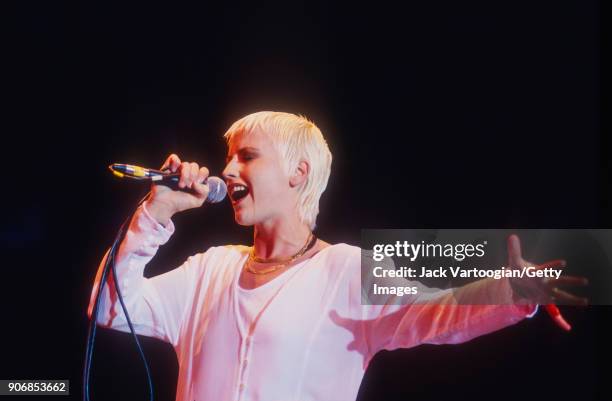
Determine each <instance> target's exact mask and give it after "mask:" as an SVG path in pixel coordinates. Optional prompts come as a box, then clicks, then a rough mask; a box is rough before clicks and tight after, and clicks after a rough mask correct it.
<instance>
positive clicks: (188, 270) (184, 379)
mask: <svg viewBox="0 0 612 401" xmlns="http://www.w3.org/2000/svg"><path fill="white" fill-rule="evenodd" d="M173 232H174V225H173V224H172V222H171V223H170V224H169V225H168V227H166V228H164V227H163V226H162V225H160V224H159V223H157V222H156V221H155V220H154V219H153V218H152V217H151V216H150V215H149V214H148V212H147V211H146V207H145V206H144V205H143V206H141V207H140V208H139V209H138V210H137V212H136V214H135V216H134V218H133V219H132V222H131V224H130V227H129V229H128V232H127V234H126V237H125V240H124V242H123V244H122V246H121V248H120V249H119V252H118V254H117V256H116V258H115V261H116V270H117V274H118V276H119V280H118V281H119V283H120V286H121V287H120V288H121V291H122V295H123V297H124V301H125V303H126V306H127V308H128V312H129V314H130V318H131V320H132V323H133V324H134V328H135V330H136V332H137V333H138V334H142V335H145V336H151V337H155V338H158V339H161V340H163V341H166V342H169V343H171V344H172V345H173V346H174V349H175V351H176V354H177V357H178V361H179V378H178V385H177V393H176V399H177V401H193V400H197V401H239V400H240V401H241V400H245V401H292V400H294V401H314V400H317V401H325V400H329V401H353V400H355V398H356V396H357V392H358V390H359V386H360V384H361V380H362V378H363V375H364V373H365V369H366V368H367V366H368V363H369V361H370V360H371V359H372V357H373V356H374V355H375V354H376V353H377V352H378V351H380V350H383V349H386V350H393V349H397V348H409V347H414V346H417V345H419V344H423V343H429V344H443V343H445V344H449V343H460V342H465V341H468V340H470V339H472V338H474V337H477V336H480V335H482V334H486V333H489V332H492V331H495V330H498V329H500V328H502V327H506V326H509V325H511V324H514V323H516V322H518V321H520V320H522V319H523V318H525V317H527V316H529V317H530V316H533V314H534V313H535V310H536V306H535V305H460V306H459V305H441V303H444V302H443V301H444V300H445V298H449V297H453V296H456V294H455V295H453V293H451V292H449V290H445V291H440V294H439V297H434V298H435V302H434V301H432V302H431V303H428V304H424V305H416V304H411V305H361V284H360V271H361V269H360V258H361V251H360V248H358V247H354V246H350V245H347V244H336V245H333V246H329V247H327V248H324V249H323V250H321V251H319V252H318V253H317V254H315V255H314V256H313V257H312V258H310V259H308V260H306V261H304V262H302V263H300V264H299V265H296V266H294V267H292V268H291V269H289V270H288V271H286V272H285V273H283V274H281V275H280V276H279V277H277V278H276V279H274V280H272V281H270V282H269V283H267V284H265V285H264V286H263V287H260V288H257V289H254V290H244V289H241V288H239V285H238V278H239V277H240V272H241V270H242V267H243V265H244V262H245V261H246V259H247V257H248V249H249V248H247V247H244V246H221V247H213V248H210V249H209V250H208V251H206V252H204V253H200V254H197V255H194V256H191V257H189V258H188V259H187V261H186V262H185V263H184V264H183V265H181V266H180V267H178V268H176V269H174V270H172V271H169V272H167V273H165V274H161V275H159V276H156V277H153V278H150V279H147V278H144V277H143V272H144V269H145V265H146V264H147V263H148V262H149V261H150V260H151V258H152V257H153V256H154V255H155V253H156V252H157V249H158V247H159V246H160V245H162V244H164V243H166V242H167V241H168V239H169V238H170V236H171V235H172V233H173ZM103 265H104V260H103V261H102V264H101V266H100V269H99V270H98V274H97V276H96V281H95V284H94V288H93V291H92V296H91V302H90V313H91V309H92V307H93V301H94V297H95V294H96V292H97V289H98V287H99V284H100V276H101V270H102V267H103ZM277 280H278V281H277ZM494 281H495V282H489V283H488V284H487V288H483V289H482V291H481V290H478V291H474V290H472V292H471V293H470V296H475V293H477V292H479V291H481V292H487V291H495V292H499V291H506V292H508V291H510V293H509V294H511V290H510V288H509V286H508V283H507V281H506V280H494ZM492 286H498V287H495V288H493V287H492ZM109 287H110V288H109ZM476 295H477V294H476ZM250 301H252V302H253V304H252V305H250V304H248V303H249V302H250ZM462 303H465V302H462ZM260 312H261V313H260ZM97 323H98V324H99V325H101V326H104V327H109V328H113V329H115V330H119V331H123V332H129V327H128V326H127V323H126V320H125V318H124V314H123V311H122V309H121V305H120V303H119V300H118V299H117V295H116V292H115V289H114V287H113V285H112V280H110V285H105V286H104V291H103V293H102V298H101V305H100V313H99V315H98V319H97Z"/></svg>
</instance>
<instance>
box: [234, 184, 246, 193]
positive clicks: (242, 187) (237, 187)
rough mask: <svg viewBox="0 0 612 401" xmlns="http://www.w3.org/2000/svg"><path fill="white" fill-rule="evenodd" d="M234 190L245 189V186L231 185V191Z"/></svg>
mask: <svg viewBox="0 0 612 401" xmlns="http://www.w3.org/2000/svg"><path fill="white" fill-rule="evenodd" d="M236 191H246V187H245V186H244V185H234V186H233V187H232V193H234V192H236Z"/></svg>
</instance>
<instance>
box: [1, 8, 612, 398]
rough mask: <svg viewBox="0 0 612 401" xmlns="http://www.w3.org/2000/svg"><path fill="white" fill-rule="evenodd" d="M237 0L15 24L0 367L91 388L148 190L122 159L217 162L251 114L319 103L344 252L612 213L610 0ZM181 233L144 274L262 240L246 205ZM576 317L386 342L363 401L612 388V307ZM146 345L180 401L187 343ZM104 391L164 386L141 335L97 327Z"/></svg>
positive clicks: (113, 394) (29, 16)
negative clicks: (125, 249) (104, 261)
mask: <svg viewBox="0 0 612 401" xmlns="http://www.w3.org/2000/svg"><path fill="white" fill-rule="evenodd" d="M226 3H227V4H228V5H222V2H215V3H210V4H200V5H199V6H197V7H195V6H183V5H178V4H174V3H173V4H172V5H171V4H170V3H168V4H165V5H153V4H151V3H144V4H140V5H136V4H132V5H126V4H124V3H121V2H118V3H116V4H113V3H111V2H107V1H105V2H88V3H85V2H83V3H81V4H78V3H60V2H40V3H39V4H36V3H27V4H25V3H23V4H22V5H21V6H20V7H18V8H16V9H12V10H10V11H11V12H10V13H7V14H5V19H6V20H7V21H6V22H5V23H4V24H3V28H2V29H3V38H4V41H3V42H4V45H3V55H2V64H3V67H4V72H3V74H2V93H3V97H4V100H5V106H4V107H3V111H4V113H3V114H5V116H4V117H3V119H2V121H3V127H2V128H3V132H4V133H3V135H2V136H3V140H2V143H3V152H2V153H3V158H4V169H3V170H4V176H5V177H7V176H8V177H9V180H8V182H7V181H6V180H5V181H4V183H5V185H4V188H3V193H4V195H3V196H2V210H3V212H4V216H2V218H1V222H2V223H1V225H0V227H1V229H0V235H1V239H2V248H3V251H2V256H3V263H2V270H3V272H2V279H0V282H1V292H0V294H1V295H0V301H1V302H2V306H3V308H2V310H3V319H2V337H1V340H2V341H1V354H0V361H1V362H0V378H2V379H11V378H15V379H53V378H55V379H70V381H71V387H72V394H73V395H72V396H71V397H70V398H71V399H79V398H80V391H81V388H80V387H81V383H82V380H81V377H80V375H81V368H82V362H83V358H84V346H85V337H86V324H87V320H86V316H85V311H86V306H87V303H88V300H89V293H90V290H91V283H92V282H93V278H94V275H95V271H96V269H97V264H98V262H99V259H100V258H101V257H102V255H103V253H104V251H105V249H106V247H108V246H109V245H110V243H111V242H112V238H113V236H114V233H115V231H116V230H117V229H118V227H119V225H120V223H121V222H122V220H123V219H124V218H126V217H127V216H128V215H129V214H130V213H131V212H132V210H133V208H134V205H135V203H136V202H137V201H138V199H139V198H140V197H141V196H142V195H143V194H144V193H145V192H146V189H145V188H142V187H138V186H134V185H130V184H128V183H125V182H121V181H119V180H116V179H114V178H113V177H112V176H111V175H110V173H109V172H108V171H107V170H106V166H107V165H108V164H109V163H112V162H124V163H134V164H139V165H143V166H159V165H160V164H161V162H162V161H163V160H164V159H165V157H166V156H167V155H168V154H169V153H171V152H175V153H177V154H179V155H180V156H181V157H182V158H183V159H186V160H195V161H198V162H200V163H201V164H205V165H207V166H208V167H209V168H210V170H211V171H212V172H213V173H215V174H220V172H221V170H222V168H223V160H224V158H225V144H224V142H223V139H222V134H223V132H225V130H226V129H227V128H228V127H229V125H230V124H231V123H232V122H233V121H234V120H236V119H238V118H240V117H242V116H243V115H245V114H248V113H251V112H254V111H259V110H281V111H289V112H294V113H301V114H305V115H306V116H308V117H309V118H311V119H313V120H314V121H315V122H316V123H317V124H318V125H319V127H320V128H321V129H322V131H323V133H324V134H325V135H326V137H327V139H328V141H329V143H330V147H331V149H332V153H333V154H334V162H333V168H332V176H331V179H330V184H329V187H328V190H327V191H326V192H325V194H324V195H323V199H322V205H321V208H322V212H321V214H320V216H319V220H318V222H319V225H318V230H317V232H318V235H319V236H320V237H322V238H323V239H325V240H327V241H329V242H348V243H352V244H358V242H359V234H360V231H359V230H360V229H361V228H368V227H369V228H477V227H478V228H513V227H525V228H530V227H531V228H587V227H588V228H609V227H610V226H611V225H612V224H611V223H612V216H611V214H610V211H609V209H607V206H608V204H609V200H610V193H611V190H610V187H611V184H610V179H609V178H610V175H609V171H610V170H609V158H610V152H609V150H610V149H609V139H608V138H606V137H605V136H604V134H603V133H604V132H607V131H608V130H607V129H606V128H607V127H606V126H604V125H603V124H605V122H604V120H602V107H603V106H604V104H605V103H606V102H607V98H606V96H605V95H604V94H602V93H601V92H600V88H601V86H602V83H603V79H602V76H601V71H602V70H605V68H604V66H603V65H602V62H601V57H602V54H601V48H602V47H603V44H602V42H601V37H602V32H601V23H600V18H601V17H600V15H601V11H600V6H599V4H598V2H590V1H584V0H580V1H561V2H560V1H548V2H544V1H537V2H517V1H512V2H499V1H494V2H483V3H481V4H477V3H469V4H468V3H465V2H448V3H443V2H417V3H410V4H404V5H403V6H402V7H401V8H400V7H392V6H390V5H385V4H383V3H380V2H374V3H367V4H365V5H357V4H344V5H340V4H337V5H332V4H327V3H324V4H316V3H314V2H306V3H302V4H297V3H287V2H278V3H276V4H271V3H261V2H251V3H250V4H246V5H239V4H238V3H236V2H226ZM13 11H14V12H13ZM607 106H609V104H608V105H607ZM7 184H8V185H7ZM175 223H176V226H177V232H176V234H175V235H174V237H173V238H172V240H171V241H170V243H169V244H168V245H166V246H165V247H164V248H163V249H161V250H160V252H159V253H158V256H157V257H156V258H155V259H154V261H153V262H152V263H151V265H150V266H149V268H148V269H147V275H149V276H151V275H155V274H159V273H161V272H163V271H166V270H168V269H171V268H173V267H175V266H177V265H178V264H180V263H182V261H183V260H185V258H186V257H187V256H189V255H191V254H193V253H196V252H200V251H203V250H204V249H206V248H207V247H208V246H211V245H217V244H225V243H245V244H249V243H250V232H249V230H248V229H245V228H241V227H239V226H237V225H235V224H233V219H232V212H231V207H230V205H229V204H228V203H227V202H226V203H224V204H222V205H216V206H213V207H205V208H202V209H199V210H195V211H189V212H186V213H184V214H182V215H178V216H176V217H175ZM563 311H564V314H565V315H566V317H567V319H568V320H570V321H571V323H572V324H573V325H574V330H573V332H571V333H569V334H568V333H565V332H562V331H561V330H560V329H558V328H556V327H555V326H554V324H553V323H552V322H551V321H550V319H549V318H548V317H547V315H546V314H545V313H542V312H540V313H539V314H538V315H537V316H536V317H534V318H533V319H531V320H529V321H523V322H521V323H519V324H517V325H516V326H513V327H510V328H508V329H505V330H503V331H500V332H497V333H494V334H491V335H488V336H484V337H481V338H478V339H475V340H473V341H471V342H469V343H467V344H463V345H457V346H421V347H418V348H415V349H410V350H401V351H395V352H386V353H382V354H380V355H379V356H377V357H376V358H375V359H374V361H373V363H372V364H371V366H370V368H369V369H368V371H367V373H366V376H365V379H364V382H363V384H362V386H361V390H360V395H359V398H358V399H359V400H360V401H366V400H396V399H418V400H437V399H442V398H447V397H458V398H459V399H471V400H488V399H496V400H511V399H512V400H517V399H532V398H538V399H555V400H578V399H579V400H591V399H605V398H608V399H609V397H610V390H609V384H604V383H603V380H604V377H606V370H607V365H608V364H609V362H608V359H607V355H609V354H610V351H611V347H610V345H609V342H608V341H607V340H606V338H607V337H609V332H608V331H607V330H608V327H609V319H610V316H612V313H611V310H610V308H609V307H588V308H586V309H580V310H579V309H573V308H569V307H565V308H564V309H563ZM143 341H144V343H145V349H146V353H147V355H148V357H149V360H150V363H151V365H152V368H153V372H154V380H155V385H156V394H157V399H158V400H172V399H173V397H174V392H175V386H176V374H177V362H176V358H175V356H174V353H173V350H172V348H171V347H170V346H169V345H166V344H163V343H160V342H157V341H155V340H150V339H143ZM92 380H93V383H92V386H93V387H92V388H93V399H94V400H138V399H145V397H146V394H147V387H146V381H145V376H144V371H143V368H142V366H141V362H140V360H139V359H138V356H137V353H136V350H135V346H134V344H133V343H132V340H131V339H130V338H129V337H128V336H127V335H124V334H121V333H115V332H109V331H104V330H101V331H100V333H99V337H98V343H97V348H96V351H95V354H94V370H93V379H92ZM338 385H339V386H342V385H343V383H338ZM46 399H47V398H46ZM48 399H52V397H49V398H48ZM58 399H66V397H64V398H58Z"/></svg>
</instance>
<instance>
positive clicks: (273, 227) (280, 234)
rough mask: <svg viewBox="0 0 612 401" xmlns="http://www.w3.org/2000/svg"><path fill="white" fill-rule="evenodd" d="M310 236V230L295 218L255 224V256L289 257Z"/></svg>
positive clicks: (264, 257) (265, 257)
mask: <svg viewBox="0 0 612 401" xmlns="http://www.w3.org/2000/svg"><path fill="white" fill-rule="evenodd" d="M309 236H310V228H309V227H308V226H307V225H306V224H304V223H302V222H300V221H299V219H298V218H297V217H295V218H292V219H288V218H282V219H278V220H277V221H268V222H265V223H261V224H257V225H256V226H255V230H254V240H253V244H254V246H255V256H256V257H258V258H263V259H270V258H282V257H290V256H292V255H294V254H295V253H296V252H298V251H299V250H300V249H301V248H302V247H303V246H304V244H305V242H306V240H307V239H308V237H309Z"/></svg>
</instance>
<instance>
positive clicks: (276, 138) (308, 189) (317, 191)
mask: <svg viewBox="0 0 612 401" xmlns="http://www.w3.org/2000/svg"><path fill="white" fill-rule="evenodd" d="M258 128H259V129H260V130H261V131H262V132H264V133H266V134H267V135H268V136H269V137H270V138H271V140H272V143H273V145H274V147H275V148H276V150H277V151H278V152H279V154H280V156H281V160H282V162H283V167H284V168H285V172H286V173H287V175H291V174H292V173H293V172H294V171H295V169H296V167H297V166H298V164H299V163H300V162H301V161H306V162H308V165H309V166H310V171H309V172H308V177H306V180H305V182H304V183H302V185H301V186H300V188H299V189H298V191H299V198H298V213H299V217H300V220H301V221H302V222H304V223H306V224H307V225H308V226H309V227H310V229H311V230H314V228H315V226H316V220H317V215H318V214H319V200H320V198H321V194H323V191H325V188H326V187H327V182H328V180H329V174H330V172H331V162H332V154H331V152H330V151H329V147H328V145H327V142H326V141H325V138H323V134H322V133H321V130H320V129H319V128H318V127H317V126H316V125H315V123H313V122H312V121H310V120H308V119H307V118H306V117H304V116H302V115H295V114H291V113H283V112H276V111H260V112H257V113H253V114H249V115H247V116H245V117H242V118H241V119H240V120H238V121H236V122H235V123H233V124H232V126H231V127H230V128H229V129H228V130H227V132H226V133H225V135H224V137H225V139H226V140H227V143H228V145H229V144H230V142H231V141H232V138H233V137H234V135H236V134H240V133H245V134H249V133H251V132H253V131H254V130H256V129H258Z"/></svg>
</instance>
